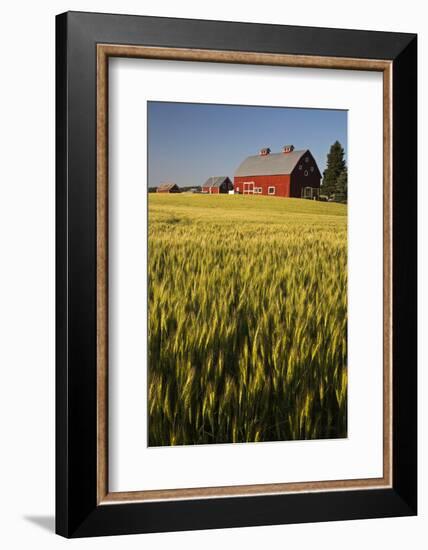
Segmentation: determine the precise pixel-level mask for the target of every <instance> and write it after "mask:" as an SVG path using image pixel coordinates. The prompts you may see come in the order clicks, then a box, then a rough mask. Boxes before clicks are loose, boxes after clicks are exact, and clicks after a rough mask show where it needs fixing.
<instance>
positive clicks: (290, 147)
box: [282, 145, 294, 153]
mask: <svg viewBox="0 0 428 550" xmlns="http://www.w3.org/2000/svg"><path fill="white" fill-rule="evenodd" d="M292 151H294V145H284V147H283V148H282V152H283V153H291V152H292Z"/></svg>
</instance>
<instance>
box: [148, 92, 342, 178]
mask: <svg viewBox="0 0 428 550" xmlns="http://www.w3.org/2000/svg"><path fill="white" fill-rule="evenodd" d="M147 109H148V181H149V186H150V187H156V186H157V185H159V183H161V182H166V181H168V182H174V183H177V184H178V185H179V186H187V185H192V186H196V185H202V183H203V182H204V181H205V180H206V179H207V178H208V177H210V176H229V177H230V178H233V174H234V172H235V170H236V169H237V168H238V166H239V164H240V163H241V162H242V161H243V160H244V158H245V157H247V156H249V155H255V154H257V153H258V152H259V150H260V149H261V148H262V147H270V148H271V150H272V152H273V153H275V152H279V151H280V150H281V147H282V146H283V145H286V144H293V145H294V146H295V148H296V149H310V151H311V152H312V154H313V155H314V157H315V159H316V161H317V163H318V167H319V169H320V170H321V173H322V172H323V170H324V168H325V164H326V157H327V153H328V151H329V149H330V146H331V144H332V143H334V142H335V141H336V140H338V141H340V143H341V144H342V146H343V147H344V149H345V153H347V112H346V111H338V110H326V109H295V108H285V107H247V106H240V105H213V104H197V103H169V102H157V101H149V102H148V107H147Z"/></svg>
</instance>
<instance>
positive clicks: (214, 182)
mask: <svg viewBox="0 0 428 550" xmlns="http://www.w3.org/2000/svg"><path fill="white" fill-rule="evenodd" d="M227 181H229V182H230V178H229V177H228V176H211V177H210V178H208V179H207V181H206V182H205V183H204V184H203V186H202V187H220V185H221V184H222V183H224V182H227Z"/></svg>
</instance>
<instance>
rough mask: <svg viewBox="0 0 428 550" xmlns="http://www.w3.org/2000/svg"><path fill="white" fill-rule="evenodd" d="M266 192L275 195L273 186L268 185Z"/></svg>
mask: <svg viewBox="0 0 428 550" xmlns="http://www.w3.org/2000/svg"><path fill="white" fill-rule="evenodd" d="M268 194H269V195H275V187H268Z"/></svg>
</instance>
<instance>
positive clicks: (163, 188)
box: [156, 183, 181, 193]
mask: <svg viewBox="0 0 428 550" xmlns="http://www.w3.org/2000/svg"><path fill="white" fill-rule="evenodd" d="M156 193H181V191H180V188H179V187H178V185H177V184H176V183H161V184H160V185H159V187H158V188H157V189H156Z"/></svg>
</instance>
